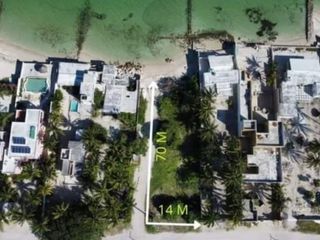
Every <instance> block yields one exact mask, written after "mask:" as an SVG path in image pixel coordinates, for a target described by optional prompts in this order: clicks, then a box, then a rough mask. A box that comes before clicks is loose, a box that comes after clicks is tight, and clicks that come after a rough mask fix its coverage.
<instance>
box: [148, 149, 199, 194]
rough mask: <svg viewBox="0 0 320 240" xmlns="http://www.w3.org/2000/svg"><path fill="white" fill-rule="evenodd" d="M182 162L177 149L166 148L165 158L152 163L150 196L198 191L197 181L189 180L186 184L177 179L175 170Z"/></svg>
mask: <svg viewBox="0 0 320 240" xmlns="http://www.w3.org/2000/svg"><path fill="white" fill-rule="evenodd" d="M181 162H182V157H181V155H180V152H179V151H178V150H172V149H168V150H167V154H166V160H158V161H155V162H154V164H153V169H152V179H151V196H152V195H155V194H168V195H179V194H187V195H191V194H194V193H198V192H199V189H198V182H197V181H189V182H188V185H186V184H182V183H180V182H179V181H178V180H177V170H178V168H179V166H180V164H181Z"/></svg>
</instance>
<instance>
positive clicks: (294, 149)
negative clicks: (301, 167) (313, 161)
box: [283, 141, 304, 163]
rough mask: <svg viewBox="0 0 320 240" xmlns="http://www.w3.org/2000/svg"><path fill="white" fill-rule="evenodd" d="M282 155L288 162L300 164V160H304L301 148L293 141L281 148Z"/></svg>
mask: <svg viewBox="0 0 320 240" xmlns="http://www.w3.org/2000/svg"><path fill="white" fill-rule="evenodd" d="M283 152H284V154H285V155H286V156H287V157H288V159H289V160H290V161H293V162H297V163H300V159H303V158H304V154H303V152H302V151H301V148H300V147H299V146H298V145H297V144H296V143H295V142H293V141H289V142H287V143H286V145H285V146H284V148H283Z"/></svg>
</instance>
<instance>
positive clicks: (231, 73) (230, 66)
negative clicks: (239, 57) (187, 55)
mask: <svg viewBox="0 0 320 240" xmlns="http://www.w3.org/2000/svg"><path fill="white" fill-rule="evenodd" d="M208 61H209V69H207V70H205V72H204V73H203V86H204V87H205V88H214V90H216V92H217V94H218V95H221V96H232V95H233V84H238V83H239V80H240V72H239V70H236V69H234V63H233V56H231V55H222V56H220V55H219V56H216V55H210V56H208ZM200 64H201V61H200ZM200 67H201V66H200Z"/></svg>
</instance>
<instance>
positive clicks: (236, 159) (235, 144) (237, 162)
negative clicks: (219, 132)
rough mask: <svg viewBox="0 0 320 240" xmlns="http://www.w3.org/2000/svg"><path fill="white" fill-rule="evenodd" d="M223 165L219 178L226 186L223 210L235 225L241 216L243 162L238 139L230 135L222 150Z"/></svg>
mask: <svg viewBox="0 0 320 240" xmlns="http://www.w3.org/2000/svg"><path fill="white" fill-rule="evenodd" d="M224 152H225V153H224V156H225V158H226V159H225V160H224V166H223V170H222V171H221V178H222V179H223V182H224V185H225V187H226V190H225V191H226V205H225V210H226V213H227V215H228V217H229V219H230V220H231V221H232V222H233V224H235V225H237V224H239V223H240V221H241V220H242V218H243V214H242V211H243V203H242V201H243V198H244V192H243V189H242V184H243V173H244V170H245V162H244V160H243V157H242V154H241V150H240V144H239V141H238V140H237V139H236V138H234V137H231V138H229V139H228V140H227V141H226V148H225V151H224Z"/></svg>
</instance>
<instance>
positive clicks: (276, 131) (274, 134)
mask: <svg viewBox="0 0 320 240" xmlns="http://www.w3.org/2000/svg"><path fill="white" fill-rule="evenodd" d="M282 131H283V129H282V123H281V122H278V121H268V130H267V132H258V133H257V139H256V141H257V145H282V143H283V141H282V138H283V132H282Z"/></svg>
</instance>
